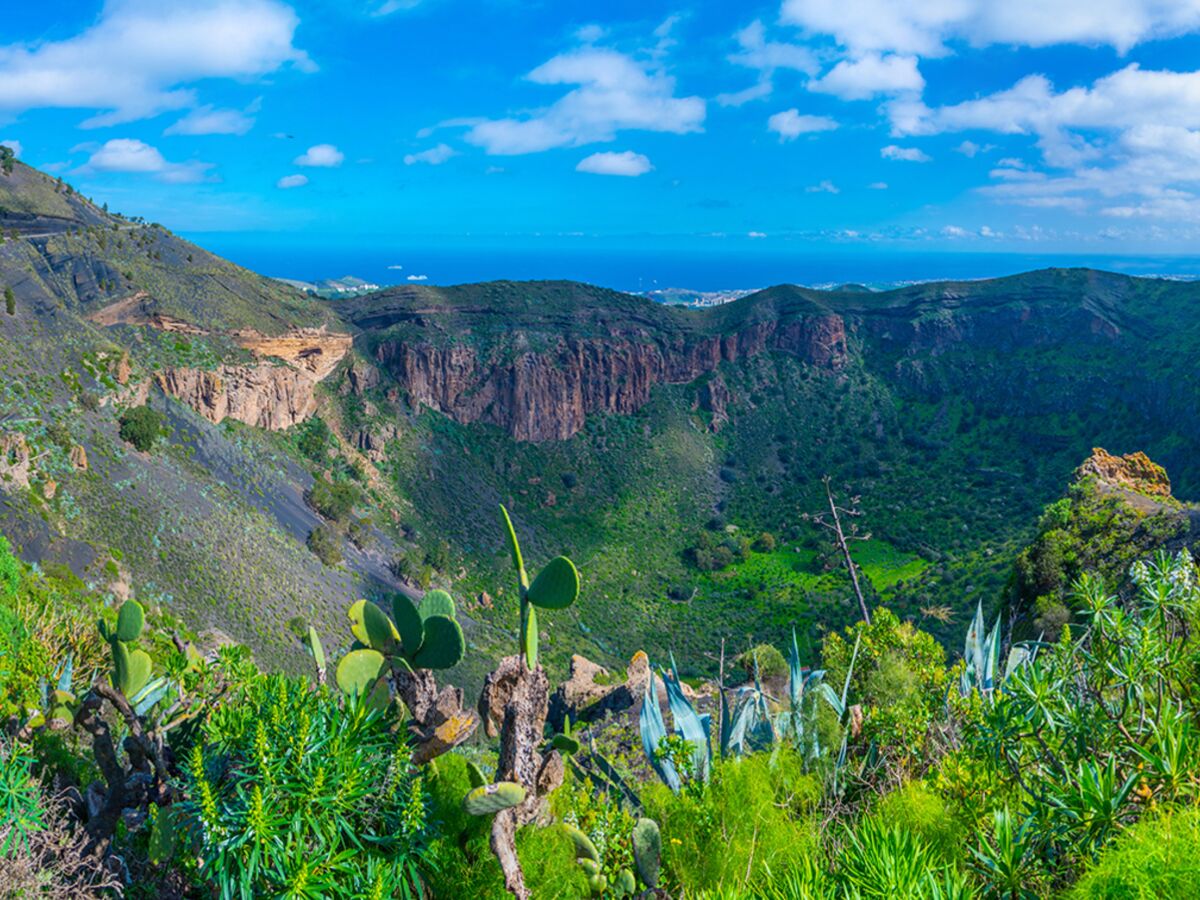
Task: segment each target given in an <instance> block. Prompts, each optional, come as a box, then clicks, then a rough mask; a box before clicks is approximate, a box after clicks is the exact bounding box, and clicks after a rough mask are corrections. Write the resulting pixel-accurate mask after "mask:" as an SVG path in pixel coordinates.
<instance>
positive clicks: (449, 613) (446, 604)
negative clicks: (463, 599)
mask: <svg viewBox="0 0 1200 900" xmlns="http://www.w3.org/2000/svg"><path fill="white" fill-rule="evenodd" d="M417 608H418V610H419V611H420V613H421V618H422V619H428V618H429V617H430V616H445V617H446V618H447V619H453V618H454V615H455V610H454V598H453V597H451V596H450V595H449V594H448V593H446V592H445V591H442V590H432V591H426V592H425V596H424V597H422V598H421V604H420V606H418V607H417Z"/></svg>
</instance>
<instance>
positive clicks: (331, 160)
mask: <svg viewBox="0 0 1200 900" xmlns="http://www.w3.org/2000/svg"><path fill="white" fill-rule="evenodd" d="M345 159H346V154H344V153H343V152H342V151H341V150H339V149H338V148H337V147H335V146H334V145H333V144H315V145H314V146H312V147H309V148H308V149H307V150H305V151H304V152H303V153H301V154H300V155H299V156H297V157H296V158H295V159H294V160H292V162H293V163H295V164H296V165H298V166H309V167H311V168H316V169H333V168H336V167H337V166H340V165H341V164H342V162H343V161H344V160H345Z"/></svg>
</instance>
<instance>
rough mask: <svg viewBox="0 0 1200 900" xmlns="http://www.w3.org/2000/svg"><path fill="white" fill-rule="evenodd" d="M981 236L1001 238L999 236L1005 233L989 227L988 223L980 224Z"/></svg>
mask: <svg viewBox="0 0 1200 900" xmlns="http://www.w3.org/2000/svg"><path fill="white" fill-rule="evenodd" d="M979 236H980V237H984V238H999V237H1004V235H1002V234H1000V233H999V232H998V231H993V230H992V229H991V228H989V227H988V226H987V225H982V226H980V228H979Z"/></svg>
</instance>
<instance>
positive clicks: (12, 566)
mask: <svg viewBox="0 0 1200 900" xmlns="http://www.w3.org/2000/svg"><path fill="white" fill-rule="evenodd" d="M20 583H21V562H20V560H18V559H17V558H16V557H15V556H14V555H13V552H12V546H11V545H10V544H9V543H8V538H6V537H5V536H4V535H2V534H0V602H3V601H5V600H11V599H12V598H13V597H14V596H15V595H16V593H17V586H18V585H19V584H20Z"/></svg>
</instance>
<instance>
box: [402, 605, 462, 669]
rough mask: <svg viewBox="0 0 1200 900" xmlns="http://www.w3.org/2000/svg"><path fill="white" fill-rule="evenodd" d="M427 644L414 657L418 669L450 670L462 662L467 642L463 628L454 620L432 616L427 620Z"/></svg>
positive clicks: (413, 660)
mask: <svg viewBox="0 0 1200 900" xmlns="http://www.w3.org/2000/svg"><path fill="white" fill-rule="evenodd" d="M424 624H425V642H424V643H423V644H421V649H420V650H418V651H417V652H416V653H415V654H414V655H413V657H412V660H411V662H412V665H413V667H414V668H418V669H449V668H452V667H454V666H456V665H458V664H459V662H461V661H462V658H463V655H464V653H465V652H466V641H465V640H464V639H463V633H462V628H461V626H459V624H458V622H456V621H455V620H454V619H448V618H446V617H445V616H430V617H429V618H428V619H426V620H425V623H424Z"/></svg>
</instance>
